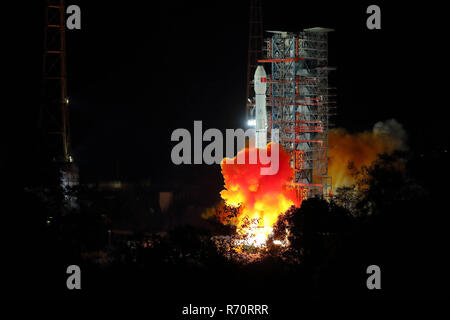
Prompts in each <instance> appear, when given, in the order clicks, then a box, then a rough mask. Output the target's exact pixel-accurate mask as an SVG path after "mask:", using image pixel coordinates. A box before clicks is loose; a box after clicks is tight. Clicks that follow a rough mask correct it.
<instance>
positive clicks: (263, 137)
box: [254, 66, 267, 149]
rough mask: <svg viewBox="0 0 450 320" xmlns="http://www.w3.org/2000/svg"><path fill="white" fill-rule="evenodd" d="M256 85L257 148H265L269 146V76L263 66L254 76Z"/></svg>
mask: <svg viewBox="0 0 450 320" xmlns="http://www.w3.org/2000/svg"><path fill="white" fill-rule="evenodd" d="M254 84H255V122H256V123H255V131H256V136H255V147H256V148H260V149H261V148H265V147H266V146H267V111H266V90H267V76H266V71H265V70H264V67H263V66H258V67H257V68H256V71H255V76H254Z"/></svg>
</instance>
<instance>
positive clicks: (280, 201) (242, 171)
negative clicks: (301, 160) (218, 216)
mask: <svg viewBox="0 0 450 320" xmlns="http://www.w3.org/2000/svg"><path fill="white" fill-rule="evenodd" d="M272 145H273V144H272V143H269V144H268V145H267V152H268V155H269V156H270V154H271V152H272ZM254 151H255V149H252V148H245V149H243V150H241V151H240V152H239V153H238V155H237V156H236V157H235V158H233V163H229V162H228V163H226V162H225V160H226V159H224V160H223V161H222V163H221V167H222V175H223V177H224V181H225V189H224V190H222V191H221V193H220V195H221V197H222V199H223V200H224V201H225V203H226V204H227V205H228V206H232V207H237V206H241V210H240V211H239V213H238V215H237V217H236V219H235V221H234V224H235V225H236V226H237V227H238V229H237V231H238V232H241V233H246V234H247V235H248V236H249V237H250V238H252V241H253V242H254V243H253V244H255V245H256V246H260V245H263V244H264V243H265V241H266V240H267V238H268V236H269V234H270V233H271V232H272V227H273V224H274V223H275V222H276V221H277V219H278V216H279V215H280V214H282V213H284V212H286V210H288V209H289V208H290V207H291V206H292V205H298V203H296V196H295V191H294V190H288V189H286V187H285V185H286V183H288V182H289V181H290V179H291V177H292V175H293V170H292V168H291V167H290V154H289V153H288V152H286V151H285V150H284V149H283V148H282V147H281V146H280V147H279V158H278V159H279V170H278V172H277V173H276V174H275V175H261V173H260V169H261V167H266V166H270V164H267V165H264V164H261V163H260V159H259V154H258V157H257V162H256V164H249V163H248V162H249V161H248V159H249V153H250V152H254ZM256 151H258V150H257V149H256ZM242 153H244V154H245V159H246V163H245V164H237V163H236V159H237V157H239V155H240V154H241V156H242ZM245 218H247V219H248V220H250V221H258V223H257V227H251V226H249V225H248V224H245V221H244V219H245ZM244 229H245V230H244Z"/></svg>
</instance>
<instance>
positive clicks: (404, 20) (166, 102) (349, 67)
mask: <svg viewBox="0 0 450 320" xmlns="http://www.w3.org/2000/svg"><path fill="white" fill-rule="evenodd" d="M72 3H73V4H78V5H79V6H80V8H81V15H82V18H81V19H82V27H81V30H67V33H66V34H67V70H68V94H69V98H70V121H71V133H72V134H71V137H72V146H73V155H74V158H75V160H76V162H77V164H78V165H79V167H80V172H81V177H82V180H85V181H92V180H98V179H113V178H117V177H118V176H120V177H121V178H123V179H137V178H142V177H148V178H150V179H151V180H154V181H158V182H160V183H162V182H164V181H168V180H173V179H174V180H178V179H181V180H182V181H188V182H189V181H192V180H193V179H195V180H198V181H199V182H200V181H201V182H202V183H206V184H208V183H210V184H211V186H212V187H215V188H220V186H218V185H220V183H221V182H220V172H219V171H220V170H219V167H218V166H213V167H209V166H207V167H205V166H198V165H197V166H180V167H176V166H174V165H172V164H171V161H170V150H171V148H172V147H173V145H174V144H175V143H172V142H171V141H170V135H171V133H172V131H173V130H174V129H175V128H187V129H190V130H192V128H193V121H194V120H202V121H203V128H204V130H206V129H207V128H219V129H225V128H238V127H244V126H245V108H244V102H245V79H246V64H247V37H248V3H247V2H246V1H239V2H234V1H231V2H216V1H210V2H196V1H189V2H177V1H169V2H162V3H159V2H152V3H151V4H150V3H147V5H146V6H144V5H143V4H139V5H129V4H126V3H122V2H117V3H116V2H114V3H113V2H110V1H108V2H102V1H95V2H92V1H91V2H88V1H80V0H78V1H76V0H74V1H72V2H70V1H69V2H68V4H72ZM369 4H371V2H363V3H336V2H329V3H324V2H305V1H276V2H270V1H263V16H264V17H263V19H264V28H265V29H266V30H289V31H297V30H301V29H303V28H308V27H314V26H322V27H329V28H333V29H335V31H334V32H332V33H331V34H330V44H329V63H330V65H331V66H335V67H336V68H337V71H335V72H334V74H333V73H332V76H331V84H332V85H334V86H335V87H337V93H338V109H337V116H336V117H335V118H334V120H333V122H334V123H335V124H336V126H337V127H344V128H346V129H348V130H349V131H361V130H371V128H372V126H373V124H374V123H376V122H377V121H382V120H387V119H389V118H395V119H397V120H398V121H399V122H400V123H402V124H403V125H404V126H405V128H406V131H407V133H408V136H409V145H410V146H411V147H412V149H414V150H417V151H418V152H422V153H423V152H430V151H431V150H437V151H442V150H443V149H445V148H446V147H447V146H448V142H447V137H448V134H447V128H446V122H447V120H446V118H445V117H444V116H442V112H443V109H444V104H445V99H444V92H445V91H444V79H445V77H444V78H443V77H441V75H443V74H444V72H443V71H441V70H442V69H443V68H444V67H445V63H444V61H445V60H444V56H445V51H444V46H443V42H444V38H443V36H442V35H441V33H440V31H442V30H443V23H444V22H443V20H442V16H441V15H442V14H443V13H442V10H440V9H439V5H437V4H434V5H427V6H416V5H412V4H410V3H404V4H396V5H395V6H393V5H392V3H384V2H378V4H379V5H380V7H381V11H382V29H381V30H368V29H367V28H366V19H367V16H368V15H367V14H366V13H365V11H366V8H367V6H368V5H369ZM43 12H44V11H43V9H42V1H33V2H32V4H29V5H28V6H27V11H26V15H27V19H25V21H26V25H27V26H28V27H27V28H26V29H25V30H23V31H22V34H19V35H18V37H20V38H16V39H18V40H20V42H21V44H25V50H24V53H25V56H26V58H24V59H23V60H22V64H21V65H22V66H24V67H25V68H24V69H25V70H24V71H26V73H24V74H25V75H26V76H25V77H22V78H21V80H22V84H23V85H22V87H21V90H22V91H21V92H22V95H21V99H20V100H19V101H17V102H16V104H15V105H17V107H15V108H14V109H15V111H18V110H20V112H19V114H18V116H19V119H20V127H21V129H20V134H19V136H20V138H21V140H20V143H16V144H14V145H13V148H14V152H13V154H15V155H16V156H17V159H26V158H27V156H26V155H27V154H30V152H29V150H30V149H29V144H30V143H32V141H33V140H32V139H30V137H32V136H33V133H34V131H33V130H36V126H35V124H36V117H35V116H36V114H37V110H38V104H37V101H38V97H39V92H40V91H39V90H40V85H39V84H40V79H41V63H42V42H43V41H42V35H43ZM18 102H20V104H19V103H18ZM440 115H441V116H440ZM14 121H19V120H18V119H14ZM15 123H17V122H15ZM19 161H20V160H19Z"/></svg>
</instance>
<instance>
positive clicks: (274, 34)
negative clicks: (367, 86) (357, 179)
mask: <svg viewBox="0 0 450 320" xmlns="http://www.w3.org/2000/svg"><path fill="white" fill-rule="evenodd" d="M330 31H332V30H331V29H326V28H310V29H304V30H303V31H301V32H298V33H290V32H281V31H270V33H271V36H270V37H269V38H267V39H266V40H265V47H264V48H263V50H264V53H265V59H262V60H258V62H259V63H264V64H265V69H266V71H267V72H268V73H269V74H268V75H267V93H266V95H267V102H266V105H267V126H268V133H267V134H268V141H271V131H272V129H279V134H280V136H279V141H280V144H281V145H282V146H283V147H284V148H285V150H287V151H289V152H290V153H291V166H292V168H293V169H294V172H295V177H294V178H293V180H292V181H291V182H290V183H289V185H288V187H289V188H294V189H295V190H296V191H297V197H298V200H299V201H302V200H304V199H307V198H309V197H313V196H319V197H322V196H327V195H328V194H330V192H331V178H330V177H328V128H329V117H330V110H332V109H333V108H334V101H333V98H332V97H333V95H332V94H331V93H330V89H331V88H330V87H329V86H328V72H329V71H330V70H332V68H329V67H328V32H330Z"/></svg>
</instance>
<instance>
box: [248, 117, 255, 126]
mask: <svg viewBox="0 0 450 320" xmlns="http://www.w3.org/2000/svg"><path fill="white" fill-rule="evenodd" d="M247 125H248V126H249V127H254V126H255V125H256V119H250V120H248V122H247Z"/></svg>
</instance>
